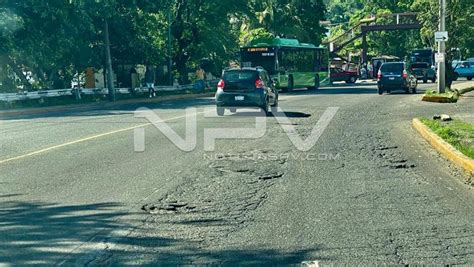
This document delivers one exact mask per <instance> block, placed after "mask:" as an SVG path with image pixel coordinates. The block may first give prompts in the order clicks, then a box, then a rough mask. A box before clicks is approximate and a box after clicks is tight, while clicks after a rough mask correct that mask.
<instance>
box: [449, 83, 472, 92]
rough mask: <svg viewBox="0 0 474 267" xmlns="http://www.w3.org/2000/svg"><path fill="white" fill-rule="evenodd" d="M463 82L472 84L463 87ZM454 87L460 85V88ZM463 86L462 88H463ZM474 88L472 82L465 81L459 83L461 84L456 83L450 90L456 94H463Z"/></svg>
mask: <svg viewBox="0 0 474 267" xmlns="http://www.w3.org/2000/svg"><path fill="white" fill-rule="evenodd" d="M464 84H472V85H469V86H467V87H464V86H463V85H464ZM456 87H461V88H460V89H458V88H456ZM463 87H464V88H463ZM473 90H474V82H465V83H461V84H457V85H455V86H454V88H453V89H452V91H454V92H457V93H458V95H462V94H465V93H467V92H470V91H473Z"/></svg>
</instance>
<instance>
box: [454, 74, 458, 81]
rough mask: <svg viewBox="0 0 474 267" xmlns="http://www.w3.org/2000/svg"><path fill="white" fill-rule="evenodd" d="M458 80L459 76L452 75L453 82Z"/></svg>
mask: <svg viewBox="0 0 474 267" xmlns="http://www.w3.org/2000/svg"><path fill="white" fill-rule="evenodd" d="M458 78H459V74H457V73H454V75H453V81H457V80H458Z"/></svg>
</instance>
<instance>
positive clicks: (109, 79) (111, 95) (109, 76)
mask: <svg viewBox="0 0 474 267" xmlns="http://www.w3.org/2000/svg"><path fill="white" fill-rule="evenodd" d="M105 57H106V68H107V89H108V92H109V100H110V101H115V89H114V71H113V69H112V56H111V55H110V38H109V23H108V22H107V19H106V20H105Z"/></svg>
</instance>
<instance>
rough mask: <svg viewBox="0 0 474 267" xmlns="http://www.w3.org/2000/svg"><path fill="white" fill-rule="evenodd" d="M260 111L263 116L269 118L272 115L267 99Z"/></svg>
mask: <svg viewBox="0 0 474 267" xmlns="http://www.w3.org/2000/svg"><path fill="white" fill-rule="evenodd" d="M262 111H263V113H264V114H265V116H270V115H271V114H272V107H271V106H270V101H269V100H268V98H267V100H266V101H265V103H264V104H263V107H262Z"/></svg>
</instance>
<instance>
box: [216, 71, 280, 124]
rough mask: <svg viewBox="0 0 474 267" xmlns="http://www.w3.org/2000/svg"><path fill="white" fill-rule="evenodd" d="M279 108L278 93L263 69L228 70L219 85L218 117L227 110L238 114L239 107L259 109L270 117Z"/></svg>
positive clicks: (217, 95) (217, 97) (217, 96)
mask: <svg viewBox="0 0 474 267" xmlns="http://www.w3.org/2000/svg"><path fill="white" fill-rule="evenodd" d="M277 106H278V91H277V90H276V89H275V83H274V81H272V80H271V79H270V77H269V76H268V73H267V72H266V71H265V70H264V69H263V68H261V67H257V68H233V69H227V70H225V71H224V72H223V74H222V79H221V80H220V81H219V84H218V85H217V92H216V108H217V115H219V116H223V115H224V112H225V109H226V108H228V109H230V111H231V112H236V110H237V108H239V107H258V108H261V109H262V110H263V111H264V112H265V114H266V115H269V114H270V113H272V111H274V109H275V108H276V107H277Z"/></svg>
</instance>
